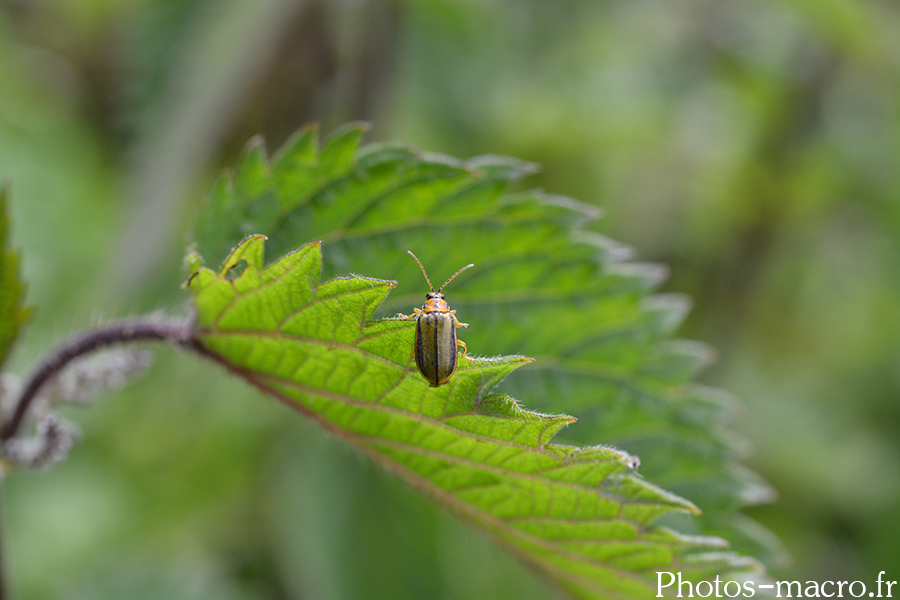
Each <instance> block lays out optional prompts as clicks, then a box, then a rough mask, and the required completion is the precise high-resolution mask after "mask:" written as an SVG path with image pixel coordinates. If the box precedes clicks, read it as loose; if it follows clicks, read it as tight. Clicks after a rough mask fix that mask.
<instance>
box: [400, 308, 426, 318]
mask: <svg viewBox="0 0 900 600" xmlns="http://www.w3.org/2000/svg"><path fill="white" fill-rule="evenodd" d="M413 310H414V311H415V312H414V313H413V314H411V315H404V314H403V313H397V316H398V317H400V318H401V319H406V320H407V321H412V320H413V319H415V318H416V317H418V316H419V315H421V314H422V309H421V308H414V309H413Z"/></svg>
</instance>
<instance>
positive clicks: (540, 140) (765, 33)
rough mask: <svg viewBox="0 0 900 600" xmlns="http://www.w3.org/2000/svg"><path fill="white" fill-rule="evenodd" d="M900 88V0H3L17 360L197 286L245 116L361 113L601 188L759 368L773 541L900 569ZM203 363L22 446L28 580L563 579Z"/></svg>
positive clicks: (105, 584)
mask: <svg viewBox="0 0 900 600" xmlns="http://www.w3.org/2000/svg"><path fill="white" fill-rule="evenodd" d="M898 100H900V4H897V3H895V2H892V1H890V0H882V1H876V0H815V1H813V0H768V1H765V0H760V1H756V0H750V1H747V2H733V3H731V2H728V3H723V2H717V1H714V0H683V1H681V2H655V1H651V0H627V1H610V0H603V1H590V2H589V1H583V2H559V3H556V2H546V1H541V0H520V1H517V2H513V1H501V0H452V1H451V0H420V1H400V0H395V1H393V2H390V1H388V2H375V1H367V0H339V1H330V2H329V1H325V0H322V1H308V2H300V1H290V0H259V1H249V0H244V1H241V0H155V1H150V0H131V1H124V0H119V1H116V0H33V1H28V0H0V177H2V178H5V179H8V180H10V181H11V182H12V185H13V187H12V213H13V214H12V217H13V232H12V233H13V237H14V243H15V245H16V246H17V247H18V248H20V249H21V251H22V253H23V270H24V274H25V277H26V280H27V282H28V285H29V290H28V300H29V302H30V303H32V304H35V305H37V307H38V312H37V313H36V316H35V319H34V321H33V323H32V325H31V327H30V328H29V329H28V330H27V332H26V336H25V339H24V340H22V343H21V344H20V346H19V349H18V352H17V353H16V355H15V357H14V360H13V367H14V368H15V369H16V370H17V371H22V370H23V369H24V368H26V367H27V365H28V364H30V362H31V361H32V360H34V358H35V357H36V356H38V354H39V353H40V352H41V350H43V349H46V348H47V347H48V346H49V345H50V344H52V343H53V342H55V341H57V340H58V339H60V338H61V337H62V336H63V335H65V334H67V333H69V332H71V331H75V330H78V329H81V328H84V327H86V326H89V325H90V324H91V323H96V322H102V321H104V320H107V319H109V318H113V317H119V316H127V315H133V314H139V313H141V312H145V311H148V310H155V309H158V308H161V307H162V308H168V309H169V312H172V313H175V314H179V313H181V312H183V308H184V301H185V298H184V294H183V293H182V291H181V290H180V289H179V287H178V286H179V284H180V283H181V278H182V272H181V270H180V260H181V256H182V251H183V248H184V245H185V243H186V241H187V232H188V230H189V227H190V223H191V219H192V218H193V215H194V214H195V213H196V210H197V206H198V203H199V200H200V198H201V197H202V195H203V192H204V190H205V188H206V187H207V185H209V182H211V178H212V176H213V174H214V173H216V171H217V170H218V169H219V168H220V167H222V166H224V165H229V164H233V163H234V161H235V160H236V158H237V156H238V154H239V152H240V149H241V147H242V146H243V144H244V143H245V142H246V140H247V139H248V138H249V137H250V136H251V135H254V134H257V133H262V134H263V135H264V136H265V138H266V140H267V144H268V147H269V148H270V149H275V148H277V147H278V146H279V145H280V144H281V142H282V141H284V140H285V139H286V138H287V136H288V135H289V134H290V133H292V132H293V131H294V130H295V129H296V128H298V127H299V126H300V125H302V124H304V123H306V122H309V121H318V122H320V123H321V124H322V129H323V130H324V131H326V132H327V131H329V130H330V129H332V128H334V127H335V126H337V125H339V124H341V123H343V122H345V121H348V120H353V119H364V120H368V121H371V122H372V123H373V132H372V135H371V136H370V139H371V140H395V139H396V140H404V141H408V142H411V143H413V144H416V145H418V146H421V147H423V148H425V149H428V150H435V151H440V152H446V153H449V154H453V155H456V156H461V157H468V156H473V155H477V154H484V153H496V154H507V155H513V156H516V157H519V158H523V159H526V160H531V161H535V162H538V163H541V164H542V165H543V172H542V173H540V174H538V175H536V176H534V177H533V178H531V179H530V181H529V182H528V183H530V184H531V185H535V186H540V187H544V188H545V189H547V190H548V191H551V192H554V193H560V194H566V195H570V196H572V197H575V198H577V199H579V200H583V201H585V202H590V203H592V204H596V205H598V206H600V207H603V209H604V211H605V214H606V220H605V225H604V231H605V233H607V234H608V235H609V236H610V237H613V238H615V239H617V240H620V241H622V242H625V243H627V244H629V245H632V246H634V247H635V248H636V249H637V252H636V256H637V258H638V259H639V260H642V261H652V262H663V263H666V264H668V265H669V266H670V267H671V271H672V275H671V278H670V280H669V282H668V283H667V284H666V285H665V286H664V291H667V292H680V293H684V294H687V295H689V296H691V297H692V298H693V300H694V305H695V309H694V311H693V313H692V314H691V316H690V317H689V318H688V321H687V323H686V324H685V326H684V327H683V328H682V330H681V335H682V336H683V337H687V338H693V339H700V340H704V341H707V342H710V343H711V344H713V345H714V346H715V347H716V348H717V349H718V351H719V360H718V362H717V364H716V365H715V366H714V367H713V368H712V369H710V370H709V371H708V372H707V373H705V374H704V375H703V377H702V381H704V382H706V383H710V384H713V385H716V386H720V387H723V388H725V389H727V390H730V391H732V392H735V393H737V394H738V395H739V396H740V397H741V398H742V399H743V404H744V408H743V412H742V414H741V416H740V419H739V421H738V422H737V423H736V425H735V427H736V429H737V430H738V431H739V432H740V433H741V435H743V436H744V437H746V438H747V439H748V440H749V442H750V443H749V445H748V446H749V448H750V450H749V452H748V459H747V461H746V463H747V464H748V466H750V467H751V468H753V469H755V470H756V471H758V472H759V473H760V474H762V475H763V476H764V477H765V478H766V479H768V480H769V481H770V482H771V483H772V484H773V486H774V487H775V488H776V489H777V490H778V492H779V498H778V500H777V501H776V502H775V503H774V504H771V505H766V506H759V507H753V508H750V509H749V510H748V511H747V513H748V514H749V515H750V516H751V517H752V518H754V519H756V520H758V521H759V522H760V523H762V524H763V525H765V526H766V527H768V528H769V529H770V530H771V531H772V532H774V533H775V534H776V535H777V536H779V537H780V538H781V540H782V542H783V544H784V547H785V558H784V560H782V561H778V562H775V563H773V564H771V565H769V566H770V569H771V571H772V573H773V574H774V575H775V576H777V577H780V578H783V579H800V580H807V579H811V580H818V581H822V580H825V579H830V580H834V579H848V580H854V579H859V580H863V581H865V582H870V581H873V580H874V578H875V576H876V575H877V573H878V572H879V571H881V570H885V571H887V578H888V579H900V542H898V539H900V468H898V465H900V435H898V432H900V247H898V246H900V101H898ZM303 241H306V240H297V243H298V244H299V243H301V242H303ZM372 275H377V276H382V277H390V274H388V273H384V274H372ZM218 374H219V371H218V369H216V368H215V367H212V366H210V365H206V364H203V363H202V362H201V361H199V360H197V359H194V358H193V357H185V356H183V355H179V354H177V353H176V352H174V351H169V350H166V349H162V350H160V351H159V352H158V353H157V362H156V364H155V366H154V367H153V369H152V371H151V373H150V374H149V375H148V376H146V377H144V378H143V379H141V380H139V381H138V382H136V383H134V384H133V385H131V386H130V387H129V388H127V389H126V390H125V391H123V392H120V393H117V394H115V395H114V397H107V398H106V399H104V400H103V401H101V402H100V404H99V405H98V406H97V407H95V408H93V409H91V410H87V411H79V412H78V413H77V414H72V415H71V416H73V417H74V418H76V420H77V421H78V422H79V423H80V424H81V425H82V427H83V429H84V432H85V440H84V442H83V443H82V444H80V445H79V446H78V447H77V448H76V450H75V451H74V453H73V454H72V456H71V458H70V459H69V460H68V461H67V462H65V463H64V464H62V465H60V466H58V467H57V468H55V469H53V470H52V471H49V472H46V473H39V474H17V475H14V476H12V477H10V478H8V479H7V481H6V482H5V485H4V490H3V492H4V506H3V525H4V529H5V531H4V539H3V544H4V550H5V554H6V565H5V566H6V569H7V572H8V576H9V579H10V580H11V586H12V589H13V591H14V592H15V596H16V597H18V598H29V599H42V598H77V599H81V598H84V599H87V598H92V599H93V598H117V599H118V598H163V597H164V598H172V599H179V598H185V599H195V598H196V599H200V598H217V599H220V598H221V599H226V600H227V599H232V598H235V599H238V598H239V599H244V598H391V599H398V598H448V599H450V598H473V597H475V598H482V597H483V598H548V597H550V592H549V591H548V590H547V589H545V588H544V587H543V586H541V585H536V584H535V580H534V579H533V578H531V577H527V576H523V570H522V569H521V568H520V567H519V566H518V565H517V564H516V563H515V562H514V561H513V560H511V559H510V558H508V557H506V556H505V555H504V554H503V553H502V552H501V551H500V550H499V549H497V548H495V547H494V546H492V545H490V544H488V543H487V542H486V541H485V540H483V539H482V538H481V537H480V536H479V535H478V534H476V533H474V532H472V531H470V530H469V529H467V528H465V527H463V526H461V525H459V524H458V523H456V522H455V521H454V520H452V519H451V518H450V517H447V516H445V515H443V514H441V513H440V512H439V511H437V510H436V509H434V508H433V507H431V506H430V505H428V504H427V503H426V502H425V501H424V500H422V499H421V498H419V497H418V496H416V495H415V494H413V493H412V492H410V491H409V490H407V489H405V488H403V487H402V486H401V485H398V484H396V483H395V482H394V481H392V480H391V479H390V478H389V477H388V476H386V475H383V474H382V473H380V472H378V471H377V470H376V469H374V468H373V467H372V466H371V465H369V464H367V463H365V462H364V461H363V460H362V459H360V458H359V457H357V456H355V455H353V454H352V453H350V452H349V451H347V450H345V449H344V448H342V447H340V446H339V444H338V443H337V442H335V441H334V440H331V439H329V438H328V437H326V436H325V435H324V434H323V433H322V432H320V431H318V430H316V429H315V427H313V426H312V425H311V424H309V423H305V422H303V421H302V420H301V419H295V418H290V419H287V418H285V415H286V413H285V409H284V408H283V407H281V406H278V405H276V404H275V403H274V402H270V401H262V402H261V401H260V399H259V397H258V394H257V393H256V392H254V391H252V390H249V389H247V388H246V387H245V386H243V385H241V384H239V383H238V382H236V381H235V380H231V379H221V378H219V377H218ZM183 423H188V424H190V425H189V427H185V426H183V425H182V424H183ZM602 441H603V440H597V442H602Z"/></svg>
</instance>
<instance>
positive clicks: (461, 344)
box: [456, 338, 474, 362]
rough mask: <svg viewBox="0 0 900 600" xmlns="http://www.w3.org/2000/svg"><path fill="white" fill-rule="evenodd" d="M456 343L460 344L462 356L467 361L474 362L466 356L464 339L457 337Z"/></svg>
mask: <svg viewBox="0 0 900 600" xmlns="http://www.w3.org/2000/svg"><path fill="white" fill-rule="evenodd" d="M456 345H457V346H462V349H463V351H462V358H464V359H466V360H467V361H469V362H474V361H473V360H472V359H471V358H469V357H468V356H466V343H465V342H464V341H462V340H461V339H458V338H457V340H456Z"/></svg>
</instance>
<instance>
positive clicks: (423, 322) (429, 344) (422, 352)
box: [415, 312, 459, 387]
mask: <svg viewBox="0 0 900 600" xmlns="http://www.w3.org/2000/svg"><path fill="white" fill-rule="evenodd" d="M455 321H456V319H455V317H454V316H453V315H452V314H450V313H449V312H446V313H442V312H423V313H421V314H420V315H419V316H418V317H417V318H416V349H415V351H416V366H417V367H419V372H420V373H421V374H422V377H424V378H425V379H426V380H427V381H428V382H429V383H430V384H431V386H432V387H438V386H439V385H443V384H445V383H447V381H448V380H449V379H450V377H451V376H452V375H453V372H454V371H456V345H457V342H458V341H459V340H457V339H456V322H455Z"/></svg>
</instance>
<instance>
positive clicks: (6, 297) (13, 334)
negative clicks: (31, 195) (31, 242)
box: [0, 184, 31, 366]
mask: <svg viewBox="0 0 900 600" xmlns="http://www.w3.org/2000/svg"><path fill="white" fill-rule="evenodd" d="M8 235H9V216H8V215H7V187H6V185H3V184H0V366H3V363H4V362H5V361H6V359H7V357H8V356H9V353H10V351H11V350H12V347H13V344H14V343H15V341H16V339H17V338H18V337H19V332H20V331H21V329H22V327H23V326H24V325H25V323H26V322H27V321H28V318H29V315H30V314H31V309H29V308H27V307H25V306H24V305H23V304H22V301H23V299H24V297H25V284H24V283H23V282H22V280H21V278H20V276H19V253H18V252H15V251H13V250H10V249H9V247H8V246H9V240H8V239H7V237H8Z"/></svg>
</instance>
